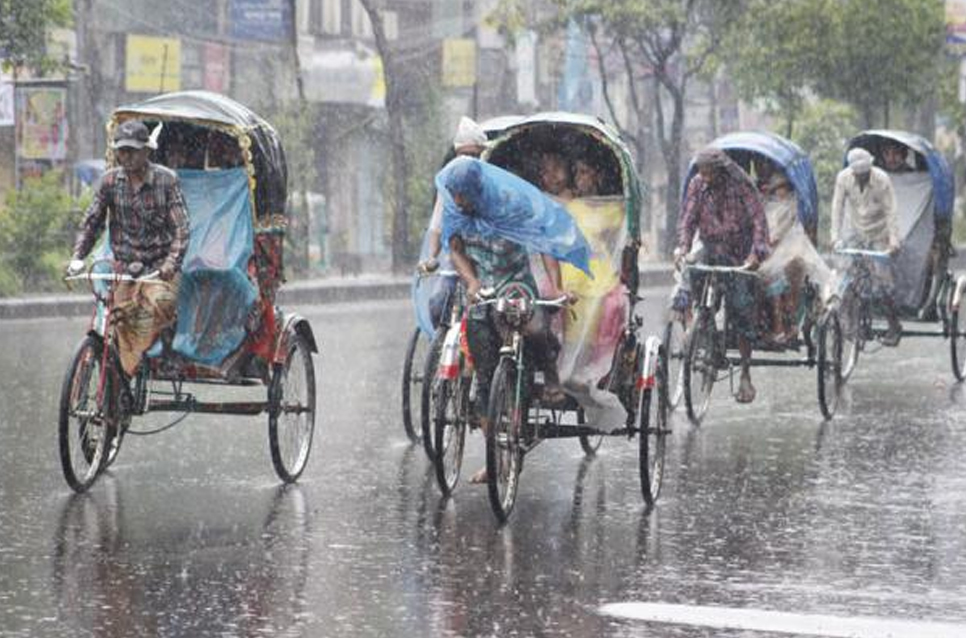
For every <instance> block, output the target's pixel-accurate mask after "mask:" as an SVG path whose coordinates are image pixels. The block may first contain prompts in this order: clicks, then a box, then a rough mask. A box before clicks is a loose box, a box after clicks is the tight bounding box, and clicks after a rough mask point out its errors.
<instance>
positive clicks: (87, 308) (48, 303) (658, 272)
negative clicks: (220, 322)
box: [0, 264, 673, 321]
mask: <svg viewBox="0 0 966 638" xmlns="http://www.w3.org/2000/svg"><path fill="white" fill-rule="evenodd" d="M640 272H641V275H640V276H641V278H640V285H641V287H642V288H658V287H662V286H669V285H671V283H673V278H672V275H671V273H672V270H671V266H670V264H654V265H648V266H647V267H645V268H642V269H641V271H640ZM411 287H412V280H411V279H410V278H408V277H358V278H346V279H316V280H308V281H297V282H293V283H290V284H286V285H284V286H283V287H282V288H281V290H279V293H278V300H279V303H280V304H281V305H283V306H298V305H317V304H318V305H321V304H335V303H346V302H350V301H374V300H377V299H403V298H406V297H408V296H409V291H410V288H411ZM90 312H91V297H90V295H82V294H71V295H45V296H37V297H17V298H11V299H0V321H3V320H6V319H41V318H46V317H80V316H84V315H88V314H90Z"/></svg>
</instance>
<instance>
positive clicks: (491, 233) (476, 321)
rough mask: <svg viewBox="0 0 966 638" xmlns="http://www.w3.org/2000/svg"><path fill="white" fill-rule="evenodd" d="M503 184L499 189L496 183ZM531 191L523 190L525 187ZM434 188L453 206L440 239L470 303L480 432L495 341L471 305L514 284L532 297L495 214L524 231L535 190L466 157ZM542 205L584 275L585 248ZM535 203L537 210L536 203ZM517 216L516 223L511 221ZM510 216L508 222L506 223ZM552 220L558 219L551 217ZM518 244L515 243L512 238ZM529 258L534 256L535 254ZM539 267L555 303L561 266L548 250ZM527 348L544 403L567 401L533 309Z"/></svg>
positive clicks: (520, 253)
mask: <svg viewBox="0 0 966 638" xmlns="http://www.w3.org/2000/svg"><path fill="white" fill-rule="evenodd" d="M497 178H499V179H500V180H501V181H502V188H499V187H498V186H497V183H496V181H495V180H496V179H497ZM528 187H529V188H530V189H532V191H531V192H527V188H528ZM437 188H445V189H446V190H447V192H448V194H449V196H450V197H451V198H452V202H453V204H455V205H454V206H452V207H449V206H446V207H445V210H444V214H443V236H444V239H445V240H446V241H448V245H449V248H450V252H451V254H452V259H453V265H454V266H455V268H456V270H457V272H459V274H460V277H461V279H462V280H463V282H464V283H465V285H466V290H467V298H468V300H469V301H470V303H471V306H470V309H469V314H468V321H467V327H466V337H467V345H468V346H469V350H470V354H471V355H472V357H473V362H474V365H475V368H476V382H477V406H476V408H477V414H478V415H480V417H481V419H480V425H481V428H482V429H483V430H484V432H485V431H486V429H487V428H488V427H489V423H488V422H487V420H486V418H485V416H484V415H485V414H486V410H487V406H488V403H489V389H490V382H491V380H492V377H493V373H494V371H495V369H496V364H497V362H498V361H499V354H500V347H501V345H502V339H501V337H500V333H499V332H498V329H497V326H496V324H495V323H494V320H493V316H492V314H491V312H490V307H489V306H480V305H475V303H474V302H475V301H476V300H477V299H478V293H479V292H480V290H482V289H483V288H492V289H495V290H497V291H499V290H500V289H501V288H503V287H505V286H506V285H507V284H511V283H520V284H523V285H525V286H528V287H529V288H530V290H533V291H536V290H537V285H536V281H535V280H534V277H533V273H532V272H531V270H530V256H529V251H528V249H529V250H534V248H535V246H527V245H524V244H523V243H520V241H517V240H516V239H514V238H512V237H511V236H510V233H508V232H506V227H505V226H503V225H502V224H501V221H499V220H497V217H498V216H499V215H501V214H508V215H510V216H511V219H506V220H504V221H506V222H508V223H509V225H510V226H518V225H524V224H526V222H527V221H529V220H528V219H526V218H523V216H524V215H526V216H533V213H532V212H529V211H531V210H532V209H530V208H529V206H531V205H532V202H533V201H534V198H538V197H539V194H538V191H537V190H536V189H535V188H533V187H532V186H531V185H529V184H528V183H526V182H524V181H523V180H522V179H520V178H518V177H516V176H514V175H512V174H510V173H508V172H506V171H503V170H502V169H500V168H498V167H496V166H492V165H489V164H485V163H483V162H481V161H479V160H475V159H470V158H458V159H455V160H453V161H452V162H450V163H449V164H448V165H447V166H446V167H445V168H444V169H443V170H442V171H440V173H439V174H438V175H437ZM545 199H546V204H545V206H546V207H547V210H550V211H551V212H552V213H553V214H554V215H563V216H565V217H566V219H567V220H570V224H571V225H572V231H571V232H570V233H569V236H568V240H569V241H570V243H571V244H572V245H573V247H572V248H573V249H574V250H578V251H579V252H580V254H581V255H582V260H583V263H582V264H579V265H580V266H582V267H583V268H585V269H586V261H587V258H588V256H589V252H590V251H589V247H587V245H586V240H584V238H583V236H582V235H581V234H580V232H579V229H577V228H576V225H573V221H572V220H571V219H570V218H569V215H567V214H566V212H565V211H564V210H563V209H562V208H560V206H559V205H558V204H556V203H554V202H553V201H552V200H550V199H549V198H545ZM540 204H541V205H544V204H543V203H542V202H541V203H540ZM518 216H519V217H518ZM513 218H515V219H513ZM558 219H559V218H558ZM517 239H518V238H517ZM535 252H536V251H535ZM541 257H542V260H543V265H544V268H545V269H546V272H547V274H548V277H549V279H550V282H549V283H550V285H551V287H552V289H551V290H550V291H548V294H550V295H552V296H554V297H558V296H561V295H562V294H563V293H562V291H561V281H560V265H559V263H558V261H557V259H556V258H554V257H553V256H552V255H551V254H549V252H541ZM526 334H527V343H528V345H529V346H530V350H529V351H530V352H531V354H532V356H533V357H534V361H535V364H536V366H537V367H538V369H541V370H542V371H543V373H544V379H545V384H544V397H543V398H544V400H545V402H546V403H547V404H550V405H557V404H559V403H561V402H562V401H563V400H564V399H565V398H566V397H565V395H564V393H563V390H562V388H561V386H560V381H559V378H558V375H557V365H556V357H557V351H558V348H559V344H558V343H557V341H556V339H555V338H554V337H553V335H552V334H551V333H550V331H549V321H548V317H547V315H546V313H545V312H544V311H543V310H542V309H540V308H537V309H536V311H535V312H534V315H533V318H532V319H531V321H530V323H529V325H528V326H527V328H526ZM472 481H473V482H485V481H486V473H485V471H483V472H478V473H477V474H476V475H475V476H474V477H473V479H472Z"/></svg>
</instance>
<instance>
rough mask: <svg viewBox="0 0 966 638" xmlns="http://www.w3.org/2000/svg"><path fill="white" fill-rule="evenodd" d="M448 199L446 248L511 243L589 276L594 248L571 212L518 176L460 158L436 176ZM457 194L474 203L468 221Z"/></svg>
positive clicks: (444, 221) (444, 201) (445, 213)
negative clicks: (453, 241)
mask: <svg viewBox="0 0 966 638" xmlns="http://www.w3.org/2000/svg"><path fill="white" fill-rule="evenodd" d="M436 191H437V192H438V193H440V194H441V195H442V197H443V246H444V247H447V248H448V246H449V239H450V237H452V236H453V235H459V234H463V233H466V234H476V235H480V236H483V237H499V238H502V239H509V240H510V241H514V242H516V243H518V244H520V245H522V246H524V247H526V248H527V250H529V251H530V252H531V253H541V254H547V255H552V256H553V257H556V258H557V259H558V260H560V261H564V262H567V263H569V264H572V265H573V266H576V267H577V268H579V269H580V270H583V271H584V272H585V273H587V274H588V276H589V275H590V266H589V262H590V254H591V251H590V245H589V244H588V243H587V239H586V238H585V237H584V234H583V233H582V232H581V231H580V228H579V227H578V226H577V224H576V222H574V219H573V217H571V216H570V213H568V212H567V209H566V208H564V207H563V206H561V205H560V204H558V203H557V202H555V201H554V200H553V199H551V198H550V197H548V196H547V195H545V194H544V193H543V192H542V191H541V190H540V189H538V188H537V187H536V186H534V185H533V184H531V183H530V182H527V181H526V180H523V179H521V178H519V177H517V176H516V175H514V174H513V173H510V172H508V171H505V170H503V169H502V168H499V167H497V166H494V165H492V164H487V163H485V162H481V161H480V160H478V159H474V158H471V157H458V158H456V159H454V160H453V161H452V162H450V163H449V164H447V165H446V166H445V167H444V168H443V170H441V171H440V172H439V173H437V174H436ZM452 192H457V193H460V194H461V195H462V196H463V197H465V198H466V200H467V201H468V202H469V204H470V207H471V209H472V213H473V214H472V215H464V214H463V213H461V212H460V211H459V209H458V208H457V206H456V202H454V201H453V197H452V194H451V193H452Z"/></svg>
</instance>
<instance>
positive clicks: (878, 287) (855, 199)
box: [831, 148, 902, 346]
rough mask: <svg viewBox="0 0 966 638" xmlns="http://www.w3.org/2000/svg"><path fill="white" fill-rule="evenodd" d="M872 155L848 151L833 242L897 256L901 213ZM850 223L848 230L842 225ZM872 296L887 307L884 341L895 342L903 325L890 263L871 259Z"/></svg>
mask: <svg viewBox="0 0 966 638" xmlns="http://www.w3.org/2000/svg"><path fill="white" fill-rule="evenodd" d="M872 159H873V158H872V154H871V153H869V152H868V151H867V150H865V149H864V148H853V149H852V150H850V151H849V152H848V154H847V155H846V161H847V163H848V166H847V167H846V168H844V169H842V171H840V172H839V174H838V177H836V178H835V193H834V195H833V196H832V228H831V238H832V245H833V246H834V247H835V248H836V249H837V250H840V249H842V248H860V249H864V250H876V251H884V252H888V253H890V254H893V255H894V254H895V253H896V252H898V250H899V227H898V225H899V221H898V220H899V213H898V208H897V205H896V194H895V191H894V190H893V188H892V180H890V179H889V176H888V175H887V174H886V172H885V171H883V170H882V169H880V168H876V167H875V166H873V165H872ZM846 216H847V218H848V222H849V234H848V236H846V235H845V234H844V233H843V225H844V222H845V221H846ZM868 266H869V271H870V272H869V274H870V276H871V279H872V282H871V283H872V291H871V292H872V295H873V297H874V298H875V299H877V300H879V301H880V302H881V303H882V305H883V306H884V307H885V309H886V313H887V319H888V321H889V331H888V333H887V334H886V335H885V336H884V337H883V338H882V343H883V344H884V345H889V346H894V345H897V344H898V343H899V339H900V337H901V335H902V324H901V323H899V313H898V310H897V309H896V306H895V302H894V301H893V297H894V294H895V281H894V277H893V274H892V264H891V263H888V262H882V261H878V260H869V262H868Z"/></svg>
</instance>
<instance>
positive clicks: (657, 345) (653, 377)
mask: <svg viewBox="0 0 966 638" xmlns="http://www.w3.org/2000/svg"><path fill="white" fill-rule="evenodd" d="M660 357H661V339H660V338H659V337H656V336H654V335H651V336H650V337H648V338H647V341H645V342H644V365H642V366H641V369H640V373H639V376H638V378H637V379H636V384H637V389H638V390H644V389H648V388H653V387H654V386H655V384H656V383H657V366H658V364H659V362H660V360H661V359H660Z"/></svg>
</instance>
